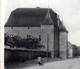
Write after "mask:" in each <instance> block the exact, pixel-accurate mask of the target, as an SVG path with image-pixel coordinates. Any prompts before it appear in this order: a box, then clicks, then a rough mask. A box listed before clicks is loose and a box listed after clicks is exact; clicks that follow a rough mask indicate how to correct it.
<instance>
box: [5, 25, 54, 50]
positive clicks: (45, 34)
mask: <svg viewBox="0 0 80 69" xmlns="http://www.w3.org/2000/svg"><path fill="white" fill-rule="evenodd" d="M7 32H8V33H7ZM5 33H7V34H8V35H11V34H12V35H19V36H20V37H22V38H24V37H25V38H27V35H31V36H32V37H37V38H39V35H41V43H42V44H43V45H44V46H45V47H44V48H42V50H45V51H47V45H48V46H49V51H53V50H54V26H53V25H46V26H45V25H42V26H41V27H30V28H29V29H28V27H13V29H12V28H11V27H5ZM48 41H49V42H48Z"/></svg>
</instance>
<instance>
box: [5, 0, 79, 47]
mask: <svg viewBox="0 0 80 69" xmlns="http://www.w3.org/2000/svg"><path fill="white" fill-rule="evenodd" d="M3 3H4V9H5V19H4V22H5V23H6V21H7V20H8V18H9V16H10V13H11V11H13V10H15V9H16V8H30V7H31V8H35V7H41V8H47V7H48V0H4V2H3ZM49 7H50V8H52V9H53V10H54V11H55V12H56V13H57V14H59V16H60V19H61V20H62V21H63V23H64V25H65V27H66V28H67V30H68V32H69V33H68V40H69V41H70V42H71V43H72V44H76V45H78V46H80V0H49Z"/></svg>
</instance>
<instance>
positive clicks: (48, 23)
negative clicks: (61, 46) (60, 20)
mask: <svg viewBox="0 0 80 69" xmlns="http://www.w3.org/2000/svg"><path fill="white" fill-rule="evenodd" d="M41 31H42V32H41V34H42V40H41V41H42V43H43V45H45V48H44V49H45V51H47V53H48V52H50V53H51V57H52V58H54V23H53V20H52V18H51V15H50V10H49V9H48V11H47V14H46V16H45V18H44V20H43V21H42V23H41ZM47 57H49V54H47Z"/></svg>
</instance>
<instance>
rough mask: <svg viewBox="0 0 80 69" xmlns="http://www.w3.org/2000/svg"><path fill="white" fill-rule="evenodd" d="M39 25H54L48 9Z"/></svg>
mask: <svg viewBox="0 0 80 69" xmlns="http://www.w3.org/2000/svg"><path fill="white" fill-rule="evenodd" d="M41 24H42V25H53V24H54V23H53V20H52V18H51V15H50V11H49V9H48V11H47V14H46V16H45V18H44V20H43V21H42V23H41Z"/></svg>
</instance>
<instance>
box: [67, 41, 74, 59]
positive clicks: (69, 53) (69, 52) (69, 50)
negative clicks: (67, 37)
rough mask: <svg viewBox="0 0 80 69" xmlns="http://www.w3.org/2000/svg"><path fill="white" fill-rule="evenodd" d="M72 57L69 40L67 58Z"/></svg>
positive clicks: (71, 47)
mask: <svg viewBox="0 0 80 69" xmlns="http://www.w3.org/2000/svg"><path fill="white" fill-rule="evenodd" d="M72 57H73V46H72V44H71V43H70V42H68V58H72Z"/></svg>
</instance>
